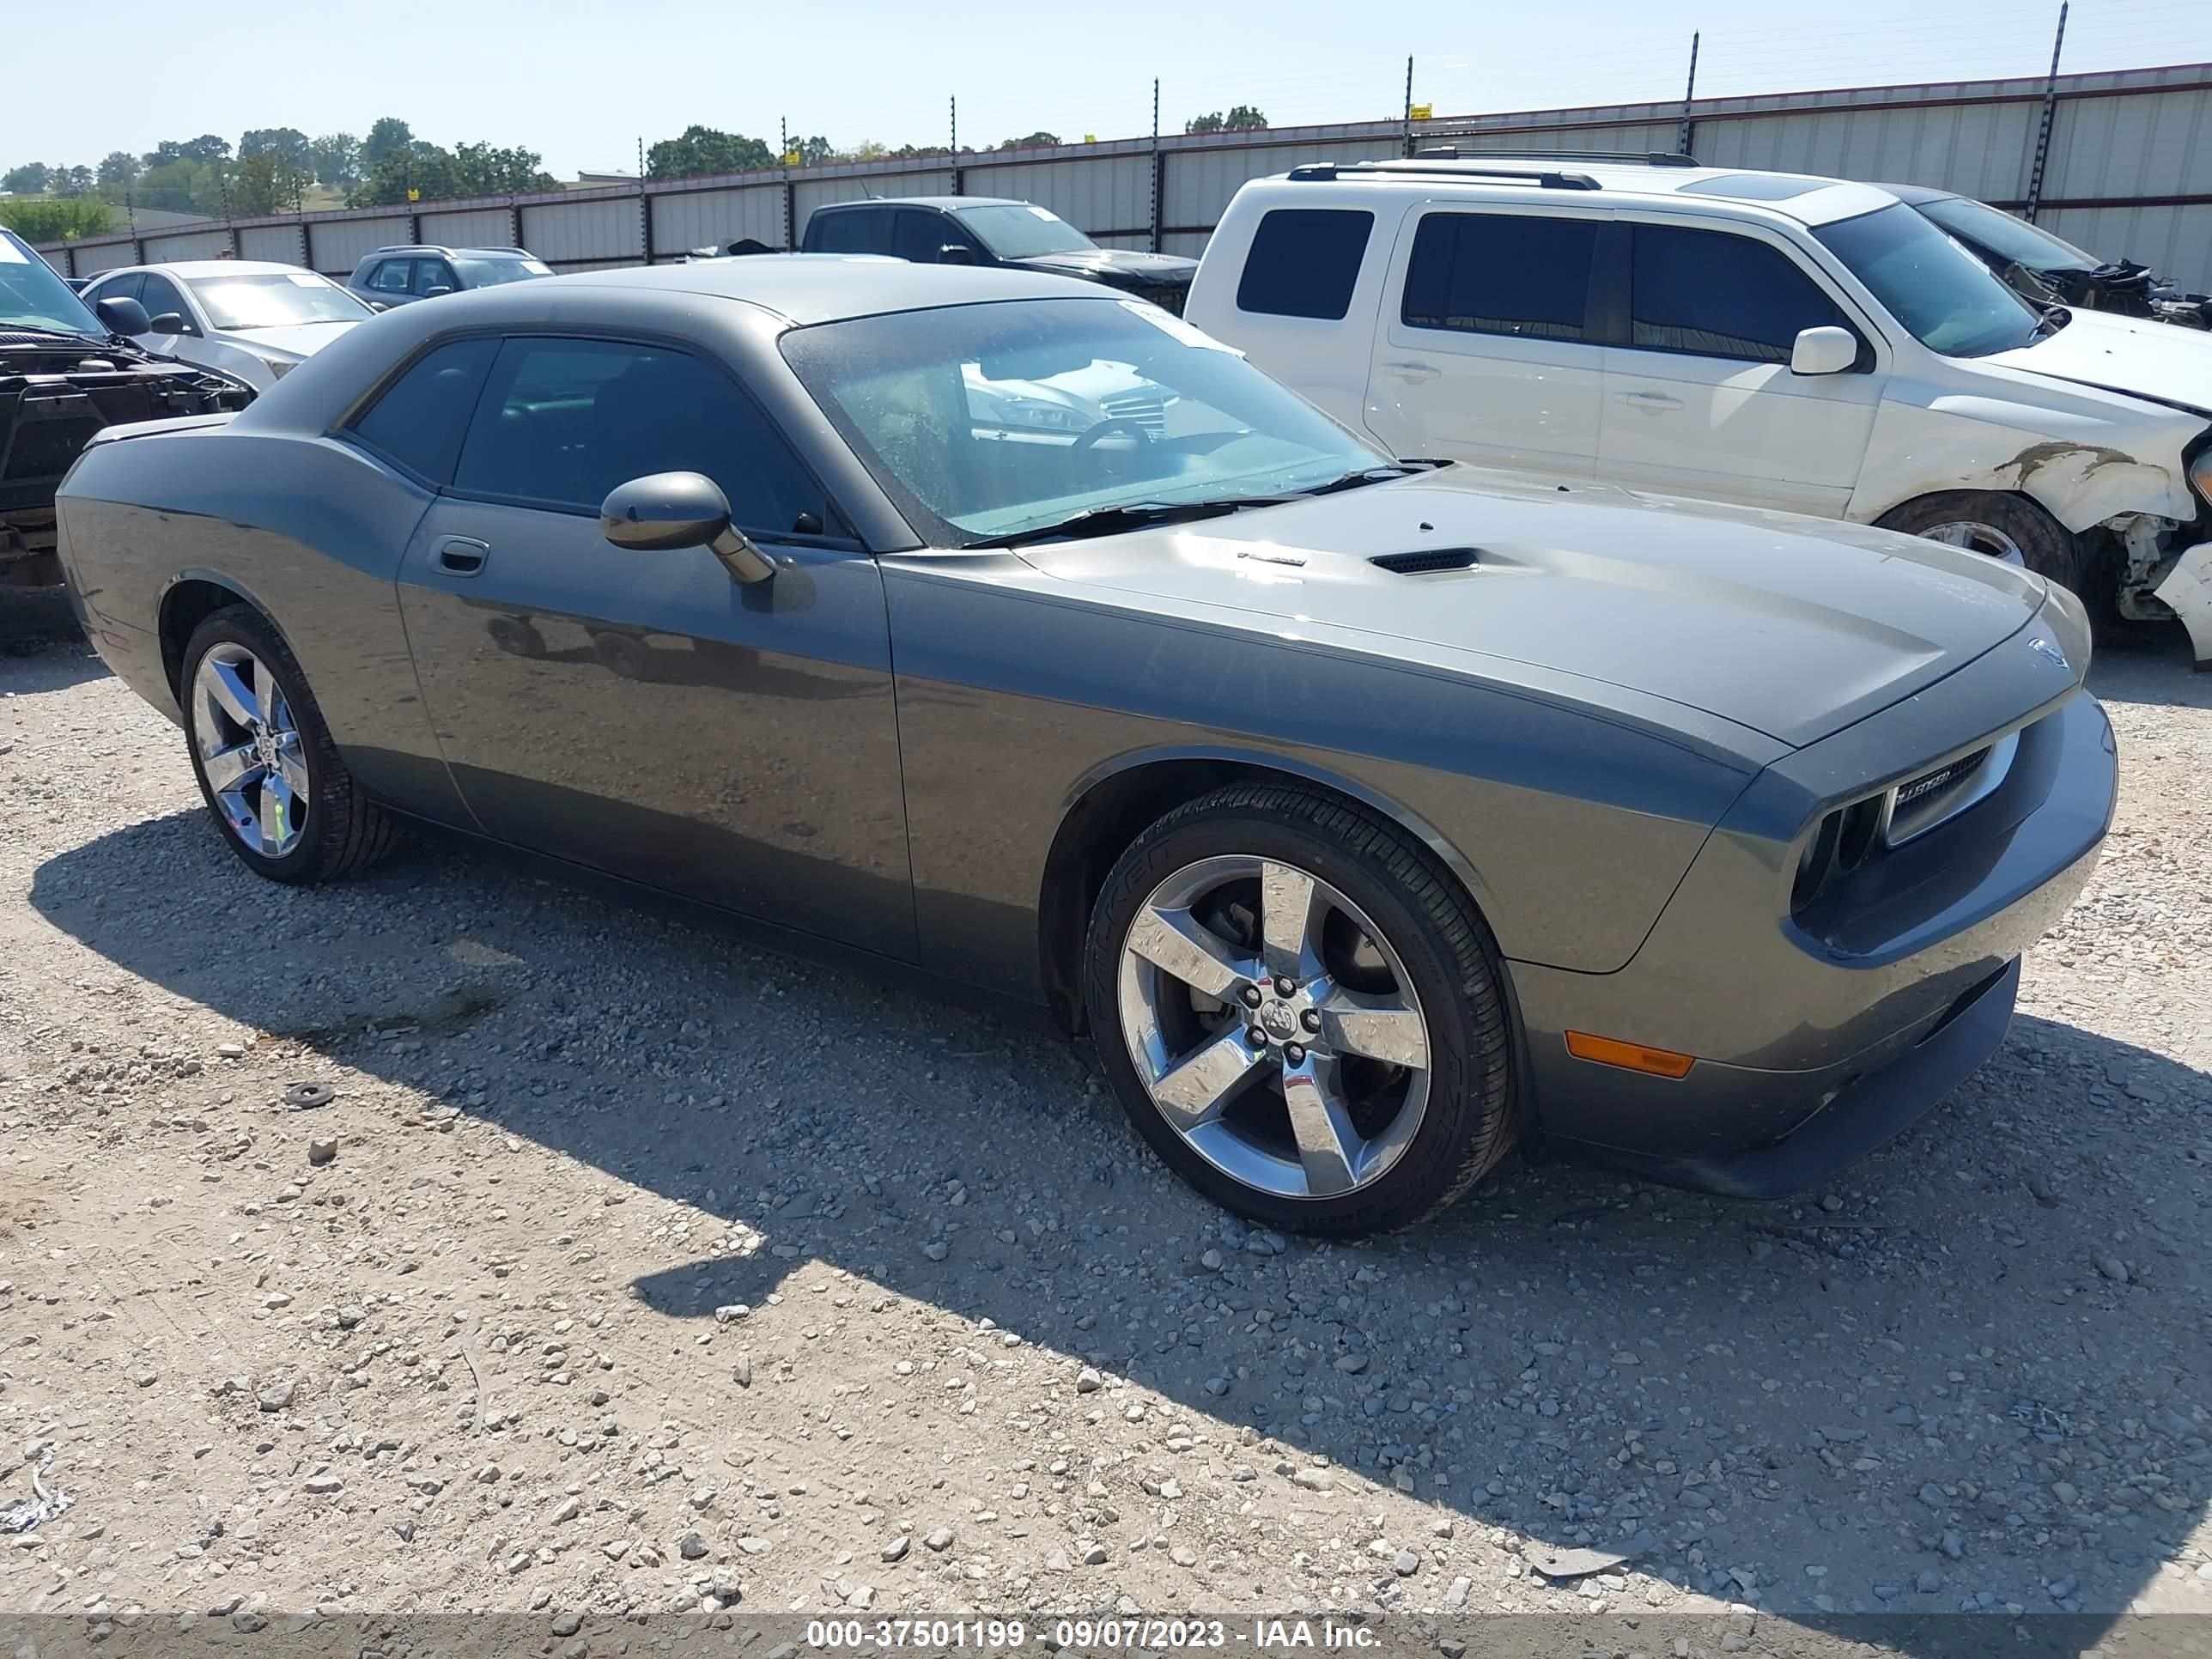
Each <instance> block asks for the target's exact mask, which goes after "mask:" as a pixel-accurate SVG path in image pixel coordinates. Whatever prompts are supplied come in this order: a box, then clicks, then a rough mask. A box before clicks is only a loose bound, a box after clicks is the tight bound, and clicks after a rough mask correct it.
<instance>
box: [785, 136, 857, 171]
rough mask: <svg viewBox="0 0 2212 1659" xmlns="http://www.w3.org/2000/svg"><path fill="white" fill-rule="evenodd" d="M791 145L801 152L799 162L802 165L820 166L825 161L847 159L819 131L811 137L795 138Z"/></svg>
mask: <svg viewBox="0 0 2212 1659" xmlns="http://www.w3.org/2000/svg"><path fill="white" fill-rule="evenodd" d="M791 147H792V149H795V150H797V151H798V152H799V165H800V166H801V167H820V166H821V165H822V164H823V162H825V161H843V160H844V159H845V158H844V157H843V156H842V155H839V154H838V153H837V152H836V149H834V148H832V147H831V145H830V143H829V140H828V139H827V138H824V137H823V136H822V135H821V134H820V133H818V132H817V133H816V134H815V135H814V136H813V137H811V138H799V139H795V140H793V143H792V146H791Z"/></svg>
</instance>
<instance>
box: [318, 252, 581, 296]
mask: <svg viewBox="0 0 2212 1659" xmlns="http://www.w3.org/2000/svg"><path fill="white" fill-rule="evenodd" d="M552 274H553V270H552V267H551V266H550V265H548V264H546V263H545V262H544V260H543V259H540V258H538V256H537V255H536V254H534V253H532V252H530V251H529V250H528V249H527V248H519V247H436V246H429V245H428V244H418V245H410V246H405V247H380V248H378V249H377V250H376V251H375V252H374V253H371V254H369V255H368V257H367V258H364V259H363V260H362V262H361V263H360V264H357V265H356V266H355V267H354V271H353V275H352V276H349V277H347V278H346V283H345V285H346V286H347V287H348V288H349V289H352V290H353V292H354V293H356V294H357V295H360V296H361V297H362V299H364V300H366V301H368V303H369V304H371V305H373V306H374V307H376V308H377V309H378V310H379V311H383V310H386V309H388V308H389V307H392V306H404V305H405V304H407V303H408V302H409V301H412V300H435V299H436V298H437V297H438V296H439V295H441V294H459V293H460V292H461V291H462V290H463V289H472V288H495V287H497V286H498V285H499V284H500V283H520V282H526V281H528V280H529V279H530V278H532V277H533V276H551V275H552Z"/></svg>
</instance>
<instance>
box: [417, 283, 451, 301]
mask: <svg viewBox="0 0 2212 1659" xmlns="http://www.w3.org/2000/svg"><path fill="white" fill-rule="evenodd" d="M452 292H453V289H449V288H447V287H445V286H444V285H443V284H441V285H440V286H438V287H436V288H434V289H426V290H424V292H423V295H422V297H423V298H424V299H426V300H435V299H436V298H437V297H438V296H439V295H441V294H451V293H452Z"/></svg>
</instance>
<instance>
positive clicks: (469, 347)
mask: <svg viewBox="0 0 2212 1659" xmlns="http://www.w3.org/2000/svg"><path fill="white" fill-rule="evenodd" d="M498 345H499V343H498V342H497V341H496V340H493V339H490V338H488V337H482V336H479V337H477V338H475V339H470V340H449V341H447V343H445V344H443V345H441V346H433V347H432V348H431V349H429V350H428V351H427V352H425V353H423V354H422V356H420V357H418V358H416V360H415V362H413V363H412V364H411V365H410V367H409V368H407V369H405V370H404V372H403V373H402V374H400V376H399V378H398V380H394V381H392V383H391V384H390V385H389V386H386V387H385V388H384V390H383V391H382V392H379V393H378V394H377V395H376V399H375V401H374V402H373V403H372V404H369V406H368V408H367V409H366V410H362V412H361V413H360V414H359V415H357V416H355V417H354V419H353V420H352V422H350V423H349V425H348V427H347V428H346V429H347V431H349V433H351V434H352V435H353V436H354V437H356V439H358V440H359V441H361V442H362V445H364V446H365V447H368V448H369V449H372V450H374V451H375V452H376V453H377V454H379V455H380V456H382V457H383V458H384V459H386V460H388V461H390V462H392V465H395V466H398V468H400V469H401V470H402V471H406V472H411V473H413V474H414V475H415V476H416V477H417V478H420V479H422V481H423V482H425V483H430V484H433V485H437V486H443V485H445V484H447V483H450V482H451V481H452V479H453V463H454V461H455V460H456V459H459V455H460V453H461V440H462V438H463V437H464V436H465V435H466V434H467V432H468V429H469V417H470V416H471V415H473V414H474V413H475V412H476V407H477V397H478V395H479V394H480V393H481V392H483V382H484V374H485V371H486V370H488V369H489V368H490V367H491V360H492V355H493V353H494V352H495V350H497V349H498Z"/></svg>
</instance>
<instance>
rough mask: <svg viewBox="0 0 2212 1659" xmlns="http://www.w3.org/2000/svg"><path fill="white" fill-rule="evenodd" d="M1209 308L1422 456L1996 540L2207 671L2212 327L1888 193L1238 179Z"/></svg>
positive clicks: (1699, 176) (1355, 176) (1495, 166)
mask: <svg viewBox="0 0 2212 1659" xmlns="http://www.w3.org/2000/svg"><path fill="white" fill-rule="evenodd" d="M1185 315H1186V317H1187V318H1188V320H1189V321H1190V322H1192V323H1194V324H1195V325H1197V326H1199V327H1200V328H1201V329H1203V330H1205V331H1206V332H1207V333H1209V334H1211V335H1212V336H1213V337H1215V338H1217V339H1218V340H1220V341H1222V342H1223V343H1225V344H1228V345H1231V346H1233V347H1235V348H1236V349H1238V350H1241V351H1243V353H1245V355H1246V356H1249V358H1250V359H1251V360H1252V362H1255V363H1256V364H1257V365H1258V366H1259V367H1261V368H1263V369H1266V370H1267V372H1268V373H1269V374H1273V376H1275V378H1277V379H1278V380H1282V381H1285V383H1287V384H1288V385H1290V386H1292V387H1294V388H1296V389H1297V390H1298V391H1300V392H1304V394H1305V395H1306V396H1307V397H1309V398H1312V399H1313V400H1314V401H1315V402H1316V403H1318V404H1321V405H1322V407H1323V408H1325V409H1327V410H1329V411H1330V412H1331V413H1332V414H1334V415H1335V416H1337V417H1338V418H1339V419H1340V420H1343V421H1345V422H1348V423H1350V424H1351V425H1352V426H1355V427H1358V428H1364V430H1366V431H1368V432H1370V433H1371V434H1372V435H1374V436H1375V437H1376V438H1377V439H1379V440H1380V441H1382V442H1383V444H1384V445H1386V446H1387V447H1389V448H1390V449H1392V450H1394V451H1395V452H1396V453H1399V454H1401V455H1407V456H1419V457H1441V458H1449V459H1458V460H1462V461H1468V462H1471V463H1474V464H1475V465H1483V466H1490V467H1499V468H1504V469H1509V470H1510V471H1514V472H1516V473H1521V474H1524V475H1526V474H1536V475H1540V476H1545V477H1556V478H1559V479H1562V480H1567V479H1582V480H1590V479H1597V480H1603V481H1607V482H1612V483H1620V484H1626V485H1628V486H1631V487H1632V488H1635V489H1650V490H1654V491H1661V492H1668V493H1673V494H1678V495H1699V496H1705V497H1709V498H1712V499H1716V500H1720V501H1736V502H1741V503H1743V504H1745V505H1747V506H1752V507H1778V508H1784V509H1787V510H1789V511H1790V512H1795V513H1818V514H1821V515H1823V516H1825V517H1828V518H1836V519H1848V520H1856V521H1858V522H1862V523H1871V524H1880V525H1883V526H1889V527H1891V528H1894V529H1899V530H1906V531H1911V532H1916V533H1918V534H1921V535H1926V536H1931V537H1934V538H1936V539H1937V540H1941V541H1947V542H1950V543H1953V544H1957V545H1960V546H1966V547H1973V548H1978V549H1980V550H1984V551H1985V552H1989V553H1991V554H1994V555H1996V556H2001V557H2006V558H2010V559H2017V560H2020V561H2021V562H2025V563H2026V564H2027V565H2028V566H2029V567H2030V568H2033V569H2034V570H2037V571H2039V572H2040V573H2042V574H2045V575H2046V576H2049V577H2051V578H2052V579H2053V580H2057V581H2060V582H2063V583H2064V584H2065V585H2066V586H2069V587H2072V588H2074V589H2075V590H2076V591H2077V592H2082V593H2084V594H2085V595H2096V596H2099V597H2100V598H2106V599H2109V601H2110V603H2111V604H2112V605H2113V606H2114V607H2115V608H2117V610H2118V611H2119V613H2120V614H2121V615H2123V616H2125V617H2131V618H2135V619H2138V620H2148V619H2154V618H2166V617H2172V616H2173V615H2176V614H2179V616H2180V617H2181V618H2182V620H2183V621H2184V622H2185V623H2186V624H2187V626H2188V628H2189V631H2190V636H2191V641H2192V642H2193V643H2194V646H2195V649H2196V655H2197V659H2198V665H2199V666H2206V665H2212V427H2209V426H2208V424H2207V422H2208V421H2212V335H2197V334H2191V333H2187V332H2185V331H2180V330H2178V329H2174V328H2171V327H2167V326H2165V325H2160V324H2158V323H2154V322H2143V321H2136V320H2133V319H2127V318H2121V317H2114V316H2110V315H2107V314H2106V313H2100V312H2094V311H2086V310H2085V311H2076V312H2068V311H2066V310H2064V309H2063V308H2060V307H2051V308H2050V309H2047V310H2044V309H2038V308H2037V307H2033V306H2031V305H2030V304H2028V303H2027V301H2023V300H2021V298H2020V297H2019V296H2017V295H2015V294H2014V293H2013V291H2012V290H2011V289H2008V288H2007V287H2006V286H2005V284H2004V283H2002V282H2000V281H1999V280H1998V279H1997V278H1996V276H1992V275H1991V274H1990V271H1989V270H1988V269H1987V268H1986V267H1985V266H1984V265H1983V264H1981V263H1980V262H1979V261H1978V260H1977V259H1976V258H1974V257H1973V256H1972V254H1970V253H1968V252H1966V251H1965V250H1964V249H1962V248H1961V247H1960V246H1958V244H1957V243H1955V242H1954V241H1953V240H1950V238H1949V237H1948V236H1946V235H1945V234H1943V233H1942V231H1940V230H1938V229H1937V228H1936V227H1935V226H1934V225H1932V224H1930V223H1929V222H1928V221H1927V220H1926V219H1924V218H1923V217H1922V216H1920V215H1918V214H1917V213H1915V212H1914V211H1913V210H1911V208H1909V207H1906V206H1905V205H1904V204H1901V203H1900V202H1899V201H1898V199H1897V198H1896V197H1893V196H1892V195H1891V194H1890V193H1889V192H1888V191H1885V190H1882V189H1881V188H1879V187H1877V186H1875V185H1857V184H1845V183H1841V182H1838V181H1837V180H1835V179H1816V178H1808V177H1804V176H1801V175H1797V174H1792V173H1741V172H1734V171H1730V170H1729V169H1725V168H1719V167H1699V166H1698V165H1696V164H1695V163H1694V162H1692V161H1689V160H1688V159H1687V158H1686V157H1678V156H1665V155H1652V156H1649V157H1607V158H1603V159H1594V158H1583V157H1579V156H1577V157H1573V158H1569V157H1564V156H1560V157H1548V158H1543V157H1536V158H1527V157H1517V156H1514V155H1504V154H1486V155H1481V156H1480V157H1476V156H1473V155H1470V156H1468V157H1464V158H1446V157H1439V156H1425V157H1421V158H1418V159H1415V160H1413V161H1377V162H1362V163H1358V164H1356V165H1318V166H1312V167H1298V168H1297V169H1295V170H1294V171H1292V172H1291V173H1289V174H1288V175H1286V176H1284V177H1279V178H1273V179H1255V180H1254V181H1253V182H1251V183H1250V184H1248V185H1245V186H1244V187H1243V189H1242V190H1240V191H1238V192H1237V197H1236V199H1235V200H1234V201H1232V202H1231V204H1230V205H1229V210H1228V211H1227V213H1226V214H1225V215H1224V216H1223V218H1222V222H1221V227H1220V228H1219V229H1218V230H1217V231H1216V232H1215V233H1214V234H1213V239H1212V242H1211V243H1210V244H1209V245H1208V246H1207V248H1206V256H1205V258H1204V259H1203V260H1202V261H1201V262H1200V266H1199V271H1198V276H1197V277H1196V279H1195V281H1194V283H1193V284H1192V288H1191V292H1190V300H1189V303H1188V307H1187V309H1186V312H1185Z"/></svg>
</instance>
